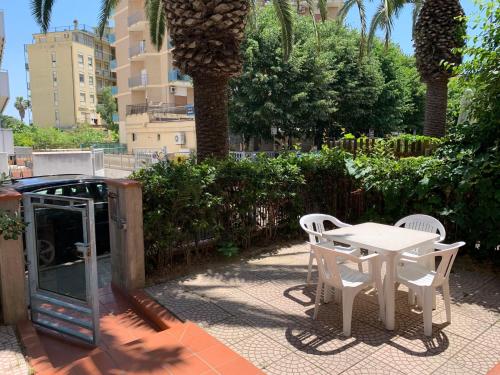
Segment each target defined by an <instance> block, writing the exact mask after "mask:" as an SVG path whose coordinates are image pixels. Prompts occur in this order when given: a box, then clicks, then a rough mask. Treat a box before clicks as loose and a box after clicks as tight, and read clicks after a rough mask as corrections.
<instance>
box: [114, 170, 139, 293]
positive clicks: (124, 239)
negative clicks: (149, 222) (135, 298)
mask: <svg viewBox="0 0 500 375" xmlns="http://www.w3.org/2000/svg"><path fill="white" fill-rule="evenodd" d="M106 183H107V185H108V202H109V235H110V246H111V277H112V278H111V281H112V283H113V284H114V285H116V286H119V287H121V288H122V289H124V290H125V291H132V290H134V289H139V288H144V284H145V270H144V235H143V222H142V189H141V185H140V184H139V183H138V182H137V181H133V180H125V179H117V180H111V179H109V180H106Z"/></svg>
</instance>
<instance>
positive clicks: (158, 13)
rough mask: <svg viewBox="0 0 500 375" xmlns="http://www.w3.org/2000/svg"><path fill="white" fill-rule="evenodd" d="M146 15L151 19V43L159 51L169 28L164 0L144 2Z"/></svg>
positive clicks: (147, 0)
mask: <svg viewBox="0 0 500 375" xmlns="http://www.w3.org/2000/svg"><path fill="white" fill-rule="evenodd" d="M144 7H145V10H146V17H147V19H148V21H149V34H150V37H151V43H153V45H154V46H155V47H156V49H157V50H158V51H159V50H160V49H161V47H162V45H163V39H164V38H165V34H166V30H167V18H166V13H165V8H164V7H163V1H162V0H146V2H145V4H144Z"/></svg>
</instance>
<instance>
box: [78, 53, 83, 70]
mask: <svg viewBox="0 0 500 375" xmlns="http://www.w3.org/2000/svg"><path fill="white" fill-rule="evenodd" d="M78 65H80V67H81V68H83V55H82V54H80V53H79V54H78Z"/></svg>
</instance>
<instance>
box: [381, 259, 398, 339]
mask: <svg viewBox="0 0 500 375" xmlns="http://www.w3.org/2000/svg"><path fill="white" fill-rule="evenodd" d="M395 255H396V254H395V253H394V254H393V253H388V254H386V261H387V263H386V270H385V283H384V284H385V285H384V287H385V288H384V289H385V290H384V292H385V328H387V329H388V330H391V331H392V330H394V327H395V321H394V315H395V291H394V278H395V271H396V270H395V268H394V267H395V265H394V258H395Z"/></svg>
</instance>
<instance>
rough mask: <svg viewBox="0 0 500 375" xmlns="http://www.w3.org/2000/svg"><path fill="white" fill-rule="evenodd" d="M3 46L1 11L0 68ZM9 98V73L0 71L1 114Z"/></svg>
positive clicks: (3, 30) (2, 18) (1, 14)
mask: <svg viewBox="0 0 500 375" xmlns="http://www.w3.org/2000/svg"><path fill="white" fill-rule="evenodd" d="M4 46H5V24H4V15H3V11H2V10H0V66H2V58H3V50H4ZM9 96H10V95H9V73H8V72H7V71H6V70H0V113H2V112H3V110H4V109H5V107H6V106H7V103H8V102H9Z"/></svg>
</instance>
